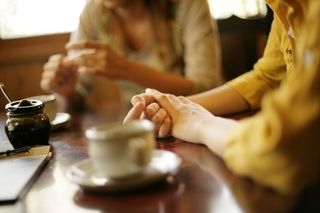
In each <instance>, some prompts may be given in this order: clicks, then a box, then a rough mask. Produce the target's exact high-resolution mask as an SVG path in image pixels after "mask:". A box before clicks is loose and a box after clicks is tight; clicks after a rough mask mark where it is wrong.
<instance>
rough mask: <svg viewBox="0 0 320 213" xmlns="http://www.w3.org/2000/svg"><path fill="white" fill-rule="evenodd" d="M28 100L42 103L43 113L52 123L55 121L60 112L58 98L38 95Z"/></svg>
mask: <svg viewBox="0 0 320 213" xmlns="http://www.w3.org/2000/svg"><path fill="white" fill-rule="evenodd" d="M28 99H34V100H39V101H42V103H43V104H44V109H43V112H44V114H46V115H47V116H48V118H49V120H50V122H51V121H53V120H54V119H55V117H56V114H57V111H58V105H57V101H56V97H55V96H54V95H37V96H32V97H29V98H28Z"/></svg>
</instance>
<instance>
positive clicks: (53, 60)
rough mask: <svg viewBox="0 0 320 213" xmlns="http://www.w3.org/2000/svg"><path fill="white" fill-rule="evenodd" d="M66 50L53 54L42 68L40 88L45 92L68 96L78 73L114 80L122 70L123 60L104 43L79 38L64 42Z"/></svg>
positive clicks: (119, 75) (123, 69)
mask: <svg viewBox="0 0 320 213" xmlns="http://www.w3.org/2000/svg"><path fill="white" fill-rule="evenodd" d="M66 49H67V50H68V51H70V52H71V53H72V54H70V55H68V56H64V55H62V54H57V55H53V56H51V57H50V58H49V61H48V62H47V63H46V64H45V65H44V67H43V70H44V71H43V73H42V79H41V87H42V88H43V89H44V90H46V91H47V92H55V93H58V94H61V95H63V96H66V97H68V96H72V95H73V94H74V91H75V85H76V82H77V78H78V73H79V72H83V73H87V74H93V75H102V76H104V77H107V78H112V79H115V78H122V77H123V72H124V71H125V70H126V69H125V68H123V67H124V66H125V62H126V59H125V58H123V57H121V56H119V55H117V54H116V53H115V52H114V51H113V50H111V49H110V48H109V47H108V45H106V44H104V43H101V42H96V41H81V42H77V43H70V44H67V45H66Z"/></svg>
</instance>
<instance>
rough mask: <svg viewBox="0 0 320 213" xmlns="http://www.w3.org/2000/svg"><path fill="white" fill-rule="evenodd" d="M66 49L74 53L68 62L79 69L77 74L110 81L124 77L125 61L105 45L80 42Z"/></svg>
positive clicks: (68, 45)
mask: <svg viewBox="0 0 320 213" xmlns="http://www.w3.org/2000/svg"><path fill="white" fill-rule="evenodd" d="M66 49H67V50H69V51H75V54H74V55H71V56H70V57H69V60H70V62H71V63H73V64H75V65H77V66H78V67H79V69H78V70H79V72H83V73H88V74H93V75H101V76H104V77H107V78H110V79H118V78H123V77H124V74H125V73H124V72H125V70H126V69H125V64H126V63H125V62H126V59H125V58H124V57H121V56H119V55H118V54H117V53H116V52H115V51H114V50H112V49H111V48H110V47H109V46H108V45H107V44H104V43H102V42H98V41H80V42H76V43H69V44H67V45H66Z"/></svg>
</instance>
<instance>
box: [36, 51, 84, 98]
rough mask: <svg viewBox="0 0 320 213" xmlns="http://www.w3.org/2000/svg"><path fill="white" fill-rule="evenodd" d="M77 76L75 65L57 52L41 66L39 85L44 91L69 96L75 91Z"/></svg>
mask: <svg viewBox="0 0 320 213" xmlns="http://www.w3.org/2000/svg"><path fill="white" fill-rule="evenodd" d="M77 78H78V72H77V66H75V65H73V64H72V63H70V62H69V60H68V58H67V57H66V56H64V55H61V54H57V55H53V56H51V57H50V58H49V61H48V62H47V63H46V64H45V65H44V66H43V73H42V78H41V82H40V86H41V88H42V89H43V90H45V91H46V92H50V93H52V92H54V93H57V94H59V95H62V96H64V97H70V96H71V95H72V94H74V92H75V85H76V82H77Z"/></svg>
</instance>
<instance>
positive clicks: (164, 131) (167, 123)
mask: <svg viewBox="0 0 320 213" xmlns="http://www.w3.org/2000/svg"><path fill="white" fill-rule="evenodd" d="M170 129H171V119H170V117H168V116H167V117H166V118H165V119H164V120H163V122H162V124H161V126H160V128H159V134H158V136H159V137H160V138H165V137H168V136H170V135H171V134H170Z"/></svg>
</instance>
